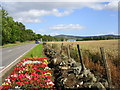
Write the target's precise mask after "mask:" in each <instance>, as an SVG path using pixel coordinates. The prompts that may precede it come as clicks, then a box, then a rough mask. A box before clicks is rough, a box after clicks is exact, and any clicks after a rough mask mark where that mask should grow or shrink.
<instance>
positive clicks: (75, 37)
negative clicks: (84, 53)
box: [54, 34, 120, 39]
mask: <svg viewBox="0 0 120 90" xmlns="http://www.w3.org/2000/svg"><path fill="white" fill-rule="evenodd" d="M54 37H61V38H66V39H83V38H92V37H111V38H120V35H113V34H108V35H98V36H73V35H63V34H61V35H56V36H54Z"/></svg>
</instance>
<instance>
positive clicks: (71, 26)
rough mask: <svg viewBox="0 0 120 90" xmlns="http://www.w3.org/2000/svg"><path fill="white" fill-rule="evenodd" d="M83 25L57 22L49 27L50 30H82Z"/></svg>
mask: <svg viewBox="0 0 120 90" xmlns="http://www.w3.org/2000/svg"><path fill="white" fill-rule="evenodd" d="M84 28H85V27H83V26H81V25H79V24H67V25H66V24H59V25H55V26H52V27H49V29H51V30H82V29H84Z"/></svg>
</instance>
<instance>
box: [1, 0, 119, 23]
mask: <svg viewBox="0 0 120 90" xmlns="http://www.w3.org/2000/svg"><path fill="white" fill-rule="evenodd" d="M58 1H59V3H58V2H57V1H55V2H6V3H4V4H3V6H4V8H5V9H6V10H7V11H8V12H9V14H10V16H13V17H14V18H15V20H18V21H22V22H31V23H32V22H33V23H38V22H42V20H41V17H43V16H48V15H53V16H56V17H63V16H67V15H70V14H71V13H73V12H74V10H75V9H81V8H84V7H88V8H92V9H95V10H103V9H106V10H118V0H109V3H107V4H103V3H101V2H99V1H100V0H94V2H93V1H92V2H91V1H89V2H74V0H70V1H71V2H70V1H69V2H60V0H58ZM86 1H87V0H86ZM103 1H105V0H103ZM60 9H62V12H61V10H60Z"/></svg>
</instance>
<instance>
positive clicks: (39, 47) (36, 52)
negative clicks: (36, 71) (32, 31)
mask: <svg viewBox="0 0 120 90" xmlns="http://www.w3.org/2000/svg"><path fill="white" fill-rule="evenodd" d="M42 47H43V46H42V44H39V45H37V46H35V47H34V48H33V49H32V50H31V51H29V52H28V53H27V54H26V55H24V56H23V57H22V58H21V59H24V58H34V57H43V55H42Z"/></svg>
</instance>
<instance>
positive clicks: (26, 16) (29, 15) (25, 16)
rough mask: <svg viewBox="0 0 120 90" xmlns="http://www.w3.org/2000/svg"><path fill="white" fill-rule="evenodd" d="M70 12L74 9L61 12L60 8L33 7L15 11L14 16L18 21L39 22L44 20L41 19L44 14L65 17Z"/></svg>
mask: <svg viewBox="0 0 120 90" xmlns="http://www.w3.org/2000/svg"><path fill="white" fill-rule="evenodd" d="M70 13H72V10H66V11H63V12H60V11H59V10H58V9H52V10H35V9H32V10H29V11H23V12H18V13H14V14H13V15H12V16H13V17H14V18H15V20H16V21H20V22H27V23H38V22H42V20H41V19H40V17H42V16H48V15H54V16H56V17H63V16H66V15H69V14H70Z"/></svg>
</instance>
